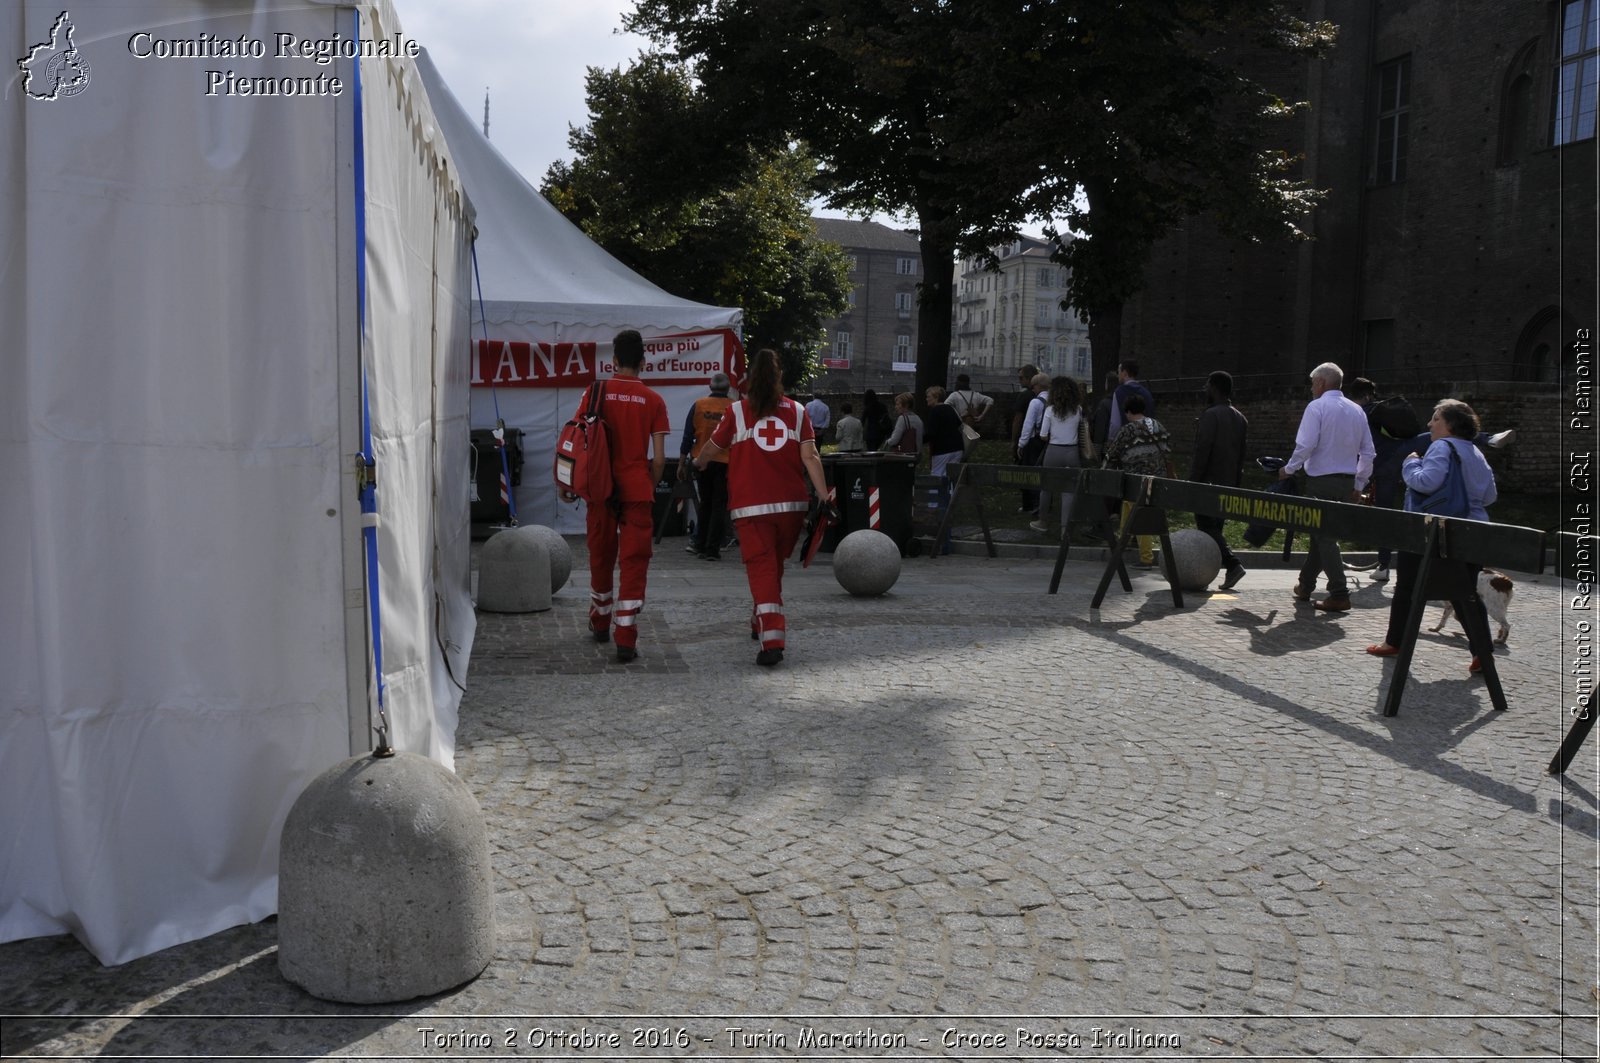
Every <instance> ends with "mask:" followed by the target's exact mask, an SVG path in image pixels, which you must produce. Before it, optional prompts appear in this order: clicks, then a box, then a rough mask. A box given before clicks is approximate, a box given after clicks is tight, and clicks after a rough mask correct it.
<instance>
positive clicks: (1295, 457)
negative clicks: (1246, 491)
mask: <svg viewBox="0 0 1600 1063" xmlns="http://www.w3.org/2000/svg"><path fill="white" fill-rule="evenodd" d="M1343 385H1344V370H1342V369H1340V368H1339V367H1338V366H1336V365H1334V364H1333V363H1332V362H1323V363H1322V364H1321V365H1319V366H1317V367H1316V368H1315V369H1313V370H1311V402H1310V403H1308V404H1307V405H1306V412H1305V413H1304V414H1303V415H1301V418H1300V430H1299V431H1298V432H1296V433H1295V437H1294V453H1293V454H1291V455H1290V456H1289V460H1288V461H1287V462H1286V463H1285V464H1284V466H1283V468H1282V469H1281V470H1279V472H1278V477H1279V478H1280V479H1284V480H1287V479H1288V478H1289V477H1291V476H1293V475H1294V474H1295V473H1297V472H1299V471H1300V470H1301V469H1304V470H1305V473H1306V484H1305V491H1304V493H1305V495H1306V497H1308V498H1320V499H1325V500H1327V501H1332V502H1360V501H1361V492H1362V491H1364V490H1366V486H1367V481H1368V480H1370V479H1371V478H1372V458H1373V453H1374V451H1373V446H1372V433H1371V431H1369V430H1368V427H1367V415H1366V413H1365V412H1363V411H1362V409H1361V407H1360V406H1357V405H1356V404H1355V403H1353V402H1351V401H1350V400H1349V399H1347V398H1345V397H1344V392H1343V391H1341V390H1340V388H1341V387H1343ZM1319 571H1321V572H1323V573H1326V574H1327V577H1328V596H1327V597H1326V598H1324V599H1322V600H1321V601H1319V602H1317V603H1316V607H1317V608H1318V609H1325V610H1328V611H1330V612H1344V611H1345V610H1346V609H1349V608H1350V592H1349V587H1348V585H1347V584H1346V583H1345V575H1344V558H1343V557H1342V556H1340V553H1339V540H1338V539H1337V538H1335V537H1334V536H1332V535H1317V534H1313V535H1312V536H1311V547H1310V549H1309V550H1307V551H1306V563H1305V565H1304V566H1302V567H1301V569H1300V579H1299V582H1298V583H1297V584H1296V585H1295V588H1294V598H1295V601H1298V602H1305V601H1310V600H1311V592H1312V591H1314V590H1316V589H1317V573H1318V572H1319Z"/></svg>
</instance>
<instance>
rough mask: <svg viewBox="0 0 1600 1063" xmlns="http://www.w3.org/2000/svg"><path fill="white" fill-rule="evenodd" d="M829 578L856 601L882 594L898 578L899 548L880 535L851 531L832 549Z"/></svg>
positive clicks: (867, 530) (865, 531)
mask: <svg viewBox="0 0 1600 1063" xmlns="http://www.w3.org/2000/svg"><path fill="white" fill-rule="evenodd" d="M833 578H834V579H836V580H838V581H839V586H841V587H843V588H844V589H845V590H847V591H849V592H850V593H851V594H854V595H856V596H858V597H862V598H872V597H876V596H877V595H880V594H884V593H886V592H887V591H888V590H889V588H890V587H893V586H894V584H895V580H897V579H899V578H900V548H899V547H898V546H896V545H895V544H894V540H893V539H891V538H889V537H888V536H887V535H885V534H883V532H881V531H875V530H873V529H871V528H862V529H860V530H859V531H853V532H851V533H850V534H849V535H846V536H845V537H844V538H843V539H840V540H839V545H838V546H835V547H834V548H833Z"/></svg>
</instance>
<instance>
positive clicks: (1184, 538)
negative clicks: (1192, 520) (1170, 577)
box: [1167, 528, 1222, 591]
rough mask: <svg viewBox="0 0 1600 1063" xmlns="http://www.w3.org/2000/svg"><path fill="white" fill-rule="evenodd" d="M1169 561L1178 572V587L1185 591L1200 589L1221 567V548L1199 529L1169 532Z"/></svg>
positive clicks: (1214, 577) (1209, 581) (1208, 582)
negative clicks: (1170, 553)
mask: <svg viewBox="0 0 1600 1063" xmlns="http://www.w3.org/2000/svg"><path fill="white" fill-rule="evenodd" d="M1167 538H1168V540H1169V541H1170V542H1171V543H1172V561H1173V564H1174V565H1175V566H1176V568H1177V571H1178V586H1179V587H1182V588H1183V589H1184V590H1186V591H1203V590H1205V589H1206V588H1207V587H1209V586H1211V581H1212V580H1214V579H1216V578H1217V573H1218V572H1220V571H1221V570H1222V551H1221V550H1218V549H1217V542H1216V540H1215V539H1213V538H1211V536H1209V535H1207V534H1206V533H1205V532H1203V531H1201V530H1200V529H1198V528H1184V529H1183V530H1181V531H1175V532H1173V533H1172V534H1171V535H1169V536H1168V537H1167Z"/></svg>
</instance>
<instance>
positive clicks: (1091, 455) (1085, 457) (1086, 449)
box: [1078, 410, 1099, 465]
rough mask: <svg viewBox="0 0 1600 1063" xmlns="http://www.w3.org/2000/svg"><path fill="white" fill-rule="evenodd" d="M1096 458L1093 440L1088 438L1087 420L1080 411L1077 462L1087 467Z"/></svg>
mask: <svg viewBox="0 0 1600 1063" xmlns="http://www.w3.org/2000/svg"><path fill="white" fill-rule="evenodd" d="M1097 457H1099V455H1098V454H1096V453H1095V449H1094V440H1092V439H1090V438H1089V418H1087V417H1085V416H1083V412H1082V411H1081V410H1080V411H1079V413H1078V461H1079V462H1080V463H1081V464H1083V465H1087V464H1089V463H1090V462H1091V461H1094V460H1095V458H1097Z"/></svg>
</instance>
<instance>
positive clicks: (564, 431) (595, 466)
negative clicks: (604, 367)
mask: <svg viewBox="0 0 1600 1063" xmlns="http://www.w3.org/2000/svg"><path fill="white" fill-rule="evenodd" d="M605 394H606V385H605V381H603V380H602V381H600V382H598V383H597V384H595V385H594V386H593V387H591V388H590V389H589V402H588V403H587V405H586V406H585V408H584V409H582V410H580V411H579V412H578V414H577V415H576V416H574V417H573V418H572V420H570V421H568V422H567V423H566V424H565V425H563V426H562V428H561V435H560V436H559V437H558V438H557V439H556V461H555V478H556V487H558V488H560V489H563V490H567V491H571V492H572V493H573V494H575V495H577V496H578V497H579V498H581V499H583V500H584V501H585V502H590V503H594V502H604V501H605V500H607V499H609V498H610V497H611V494H612V492H613V491H614V490H615V484H614V483H613V482H612V479H611V439H610V436H609V435H607V433H606V423H605V421H604V420H602V419H601V417H600V403H601V402H603V401H604V400H605Z"/></svg>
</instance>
